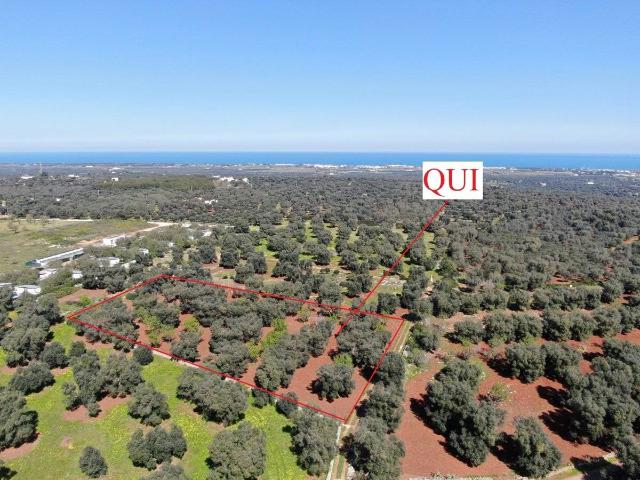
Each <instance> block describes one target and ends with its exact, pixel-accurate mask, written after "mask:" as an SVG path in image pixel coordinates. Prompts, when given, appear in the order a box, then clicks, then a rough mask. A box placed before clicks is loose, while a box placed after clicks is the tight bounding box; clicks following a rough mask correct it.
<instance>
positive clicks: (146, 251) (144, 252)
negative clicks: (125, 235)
mask: <svg viewBox="0 0 640 480" xmlns="http://www.w3.org/2000/svg"><path fill="white" fill-rule="evenodd" d="M138 253H139V254H140V255H149V249H148V248H139V249H138Z"/></svg>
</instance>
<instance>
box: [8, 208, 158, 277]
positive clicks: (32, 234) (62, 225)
mask: <svg viewBox="0 0 640 480" xmlns="http://www.w3.org/2000/svg"><path fill="white" fill-rule="evenodd" d="M148 226H150V224H149V223H147V222H145V221H142V220H135V219H132V220H94V221H87V222H77V221H71V220H48V219H46V220H25V219H16V220H10V219H0V273H6V272H10V271H14V270H20V269H22V268H24V266H25V265H24V264H25V262H27V261H29V260H32V259H34V258H38V257H42V256H45V255H52V254H54V253H58V252H60V251H64V250H66V249H68V248H70V247H72V246H74V245H75V244H76V243H78V242H80V241H83V240H92V239H94V238H100V237H104V236H108V235H114V234H117V233H125V232H131V231H134V230H140V229H142V228H145V227H148Z"/></svg>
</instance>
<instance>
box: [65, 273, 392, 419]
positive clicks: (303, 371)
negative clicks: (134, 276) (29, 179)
mask: <svg viewBox="0 0 640 480" xmlns="http://www.w3.org/2000/svg"><path fill="white" fill-rule="evenodd" d="M162 278H164V277H161V276H159V277H154V279H150V281H147V282H146V284H148V283H151V282H152V281H157V280H161V279H162ZM173 280H177V281H185V279H179V278H175V277H174V278H173ZM186 281H188V280H186ZM194 283H200V284H203V283H204V284H205V285H209V286H211V288H226V289H227V295H226V298H227V301H228V302H232V301H234V297H233V296H234V294H236V295H237V294H239V293H242V292H241V291H240V290H241V289H242V288H243V287H235V286H228V285H225V286H224V287H221V286H217V285H215V284H212V283H211V282H200V281H197V282H194ZM141 286H142V284H140V285H137V286H135V287H132V288H131V289H129V290H127V291H125V292H120V293H119V294H116V295H113V296H111V297H108V298H106V299H105V300H103V301H101V302H98V303H97V304H94V305H91V306H89V307H87V308H86V309H83V310H80V311H78V312H76V313H73V314H71V315H69V316H68V317H67V319H68V320H69V321H71V322H83V321H89V320H88V319H87V318H86V317H85V319H83V318H82V314H83V313H86V312H88V311H90V310H93V309H94V308H100V305H102V304H104V303H106V302H108V301H111V300H114V299H115V298H121V299H122V300H123V301H124V302H125V304H126V305H127V306H128V308H132V305H131V302H130V301H129V300H127V299H126V298H125V297H124V296H123V295H124V294H125V293H127V292H129V291H132V290H135V289H136V288H140V287H141ZM254 295H258V297H259V298H260V297H261V296H262V295H264V296H270V295H269V294H263V293H262V292H255V293H254ZM279 300H281V301H284V300H285V299H279ZM286 300H290V301H297V302H300V303H305V304H306V305H307V307H308V308H309V310H310V311H311V315H310V317H309V320H308V321H307V322H301V321H299V319H298V318H297V316H296V315H292V316H287V317H286V318H285V324H286V330H287V332H288V333H291V334H296V333H298V332H299V331H300V329H301V328H302V327H303V326H304V325H313V324H314V323H316V322H317V321H318V318H319V317H322V316H324V317H326V316H327V315H328V314H330V313H331V311H333V312H334V313H335V312H336V311H337V312H338V313H339V315H341V316H342V321H344V319H345V318H349V317H350V315H351V314H352V313H353V312H352V311H351V310H350V309H347V308H346V307H339V308H340V309H339V310H336V309H335V308H334V309H330V308H327V307H326V306H325V307H320V306H319V305H317V304H316V303H315V302H312V301H306V300H300V299H294V298H286ZM327 310H328V311H327ZM343 310H350V311H349V312H348V313H347V312H343ZM374 315H375V314H374ZM187 317H188V315H186V314H181V315H180V325H179V326H178V327H177V328H176V330H175V332H174V334H173V338H178V336H179V334H180V332H181V331H182V330H183V329H184V321H185V319H186V318H187ZM378 317H379V318H380V320H381V322H382V324H383V325H384V327H385V328H386V329H387V330H388V331H389V332H390V334H391V335H392V336H393V335H394V334H395V333H396V332H397V331H399V329H400V327H401V325H402V322H403V320H402V319H401V318H398V317H390V316H387V317H388V318H383V317H382V316H378ZM353 321H357V319H353ZM135 322H136V324H137V325H138V327H139V328H138V334H139V338H138V342H137V344H138V345H140V346H143V347H146V348H149V347H150V339H149V335H148V334H147V332H146V329H145V326H144V325H143V324H142V323H141V322H140V321H139V320H136V321H135ZM86 326H89V327H91V325H90V324H87V325H86ZM339 329H340V322H339V321H337V322H336V326H335V328H334V331H333V334H332V336H331V337H330V338H329V340H328V344H327V347H326V348H325V351H324V353H323V354H322V355H320V356H319V357H310V358H309V361H308V363H307V365H305V366H304V367H302V368H299V369H297V370H296V372H295V373H294V375H293V377H292V379H291V382H290V385H289V387H287V388H280V389H278V390H277V391H275V392H268V393H271V394H272V395H274V396H276V397H280V396H282V395H284V394H285V393H287V392H295V393H296V394H297V395H298V399H299V402H301V405H302V406H305V407H308V408H312V409H314V410H316V411H318V412H319V413H323V414H325V415H327V416H330V417H333V418H336V419H338V420H341V421H345V420H346V418H347V417H348V416H349V414H350V413H351V411H352V409H353V408H354V406H355V403H357V402H358V401H359V398H360V397H361V394H362V393H363V391H364V389H365V388H366V386H367V385H368V383H369V378H365V377H364V376H363V374H362V373H361V372H360V371H359V370H358V369H355V370H354V383H355V389H354V391H353V392H352V393H351V395H349V396H348V397H345V398H339V399H336V400H334V401H331V402H330V401H328V400H323V399H321V398H320V397H319V396H318V395H317V394H315V393H313V391H312V383H313V380H315V379H316V378H317V375H316V371H317V370H318V368H320V366H322V365H326V364H329V363H331V362H332V359H331V355H332V354H333V353H334V352H335V349H336V345H337V342H336V338H335V335H336V333H337V331H339ZM199 330H200V335H201V338H202V340H201V341H200V344H199V345H198V353H199V356H200V358H199V359H198V361H197V362H186V361H185V363H190V364H191V365H193V366H196V367H199V368H203V369H205V370H208V371H210V372H211V373H212V374H215V372H214V371H212V370H211V369H210V368H208V367H206V366H204V365H203V364H202V361H203V360H204V359H205V358H206V357H208V356H210V355H211V353H210V351H209V340H210V339H211V329H209V328H204V327H199ZM272 330H273V327H263V328H262V330H261V339H264V338H265V336H266V335H267V334H268V333H269V332H271V331H272ZM106 333H109V332H106ZM152 349H153V350H154V351H156V353H160V354H170V352H171V342H170V341H162V342H161V344H160V345H159V346H158V347H153V348H152ZM383 358H384V356H381V360H382V359H383ZM177 360H180V359H177ZM260 362H261V358H260V357H259V358H258V359H257V360H256V361H254V362H252V363H250V364H249V365H248V369H247V371H246V372H245V373H244V374H243V375H242V377H240V378H239V379H236V380H238V381H240V382H241V383H243V384H245V385H246V386H249V387H255V384H254V377H255V373H256V370H257V368H258V366H259V364H260Z"/></svg>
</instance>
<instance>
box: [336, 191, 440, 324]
mask: <svg viewBox="0 0 640 480" xmlns="http://www.w3.org/2000/svg"><path fill="white" fill-rule="evenodd" d="M447 205H449V200H445V201H444V203H443V204H442V205H440V207H439V208H438V209H437V210H436V212H435V213H434V214H433V215H431V218H429V220H427V221H426V222H425V224H424V225H423V226H422V228H421V229H420V231H419V232H418V234H417V235H416V236H415V237H413V239H412V240H411V241H410V242H409V243H408V244H407V246H406V247H405V249H404V250H403V251H402V253H401V254H400V256H398V258H396V261H395V262H393V264H392V265H391V266H390V267H389V268H387V269H386V270H385V271H384V273H383V274H382V275H381V276H380V278H379V279H378V282H377V283H376V284H375V285H374V287H373V288H372V289H371V290H370V291H369V293H367V295H365V297H364V298H363V299H362V300H361V301H360V303H359V304H358V306H357V307H356V308H354V309H352V311H351V315H349V318H347V320H346V321H345V322H344V323H343V324H342V326H341V327H340V329H339V330H338V332H337V333H336V335H337V334H338V333H340V332H341V331H342V330H344V328H345V327H346V326H347V325H349V322H351V320H353V317H354V316H355V315H356V314H358V313H362V311H361V310H360V309H361V308H362V307H364V305H365V304H366V303H367V301H368V300H369V298H371V295H373V294H374V293H375V291H376V290H377V289H378V288H379V287H380V285H382V282H383V281H384V279H385V278H387V277H388V276H389V275H390V274H391V272H393V271H394V270H395V269H396V268H397V267H398V265H400V262H401V261H402V259H403V258H404V257H405V255H406V254H407V252H409V250H411V247H413V245H414V244H415V243H416V242H417V241H418V240H419V239H420V238H421V237H422V235H424V232H426V231H427V228H429V227H430V226H431V224H432V223H433V222H434V221H435V219H436V218H438V215H440V213H442V211H443V210H444V208H445V207H446V206H447Z"/></svg>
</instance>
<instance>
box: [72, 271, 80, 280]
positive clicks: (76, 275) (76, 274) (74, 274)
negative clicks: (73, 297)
mask: <svg viewBox="0 0 640 480" xmlns="http://www.w3.org/2000/svg"><path fill="white" fill-rule="evenodd" d="M71 278H72V279H73V280H80V279H81V278H82V272H81V271H80V270H71Z"/></svg>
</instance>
